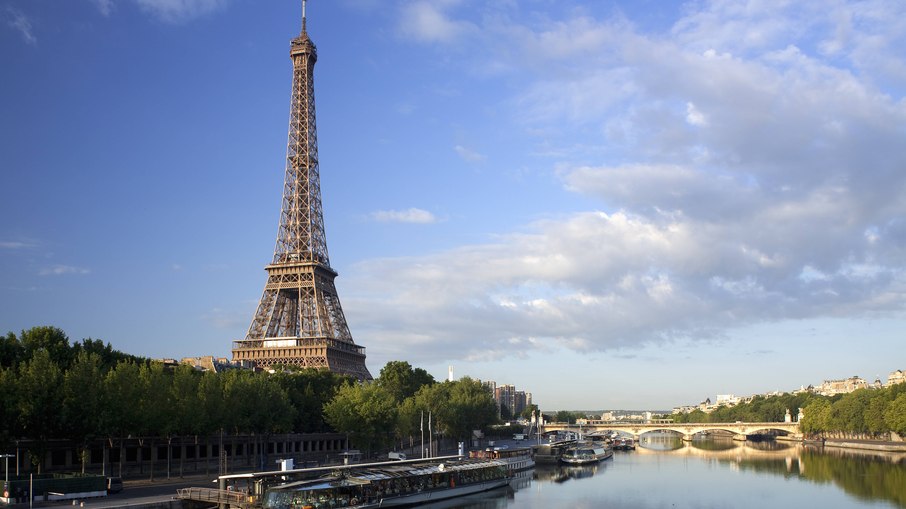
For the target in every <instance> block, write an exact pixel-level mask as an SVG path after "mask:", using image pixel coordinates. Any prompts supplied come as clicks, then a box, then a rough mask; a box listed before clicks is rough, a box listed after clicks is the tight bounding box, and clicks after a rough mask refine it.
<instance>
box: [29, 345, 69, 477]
mask: <svg viewBox="0 0 906 509" xmlns="http://www.w3.org/2000/svg"><path fill="white" fill-rule="evenodd" d="M62 380H63V374H62V372H61V371H60V368H59V366H57V364H56V363H55V362H54V361H53V360H52V359H51V355H50V352H49V351H48V350H47V349H45V348H39V349H38V350H36V351H35V352H34V353H33V355H32V357H31V360H30V361H28V362H27V363H25V364H21V365H20V366H19V398H18V411H19V419H20V422H21V423H22V427H23V428H24V429H25V431H26V432H27V433H28V434H29V436H30V437H32V438H34V439H35V440H36V441H37V447H36V448H35V451H34V452H36V453H37V454H36V455H35V456H33V457H32V461H33V463H35V466H36V467H37V469H38V473H41V468H42V466H43V458H44V452H45V450H46V444H47V440H49V439H50V438H52V437H53V436H54V435H55V433H56V432H57V431H58V430H59V429H60V412H59V409H60V406H61V404H62V402H63V397H62V391H61V390H60V386H61V382H62Z"/></svg>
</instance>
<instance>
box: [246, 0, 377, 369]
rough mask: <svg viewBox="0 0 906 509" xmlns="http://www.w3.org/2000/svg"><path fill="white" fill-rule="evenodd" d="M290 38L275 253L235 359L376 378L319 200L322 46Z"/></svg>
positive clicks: (302, 38) (302, 36)
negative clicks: (318, 66)
mask: <svg viewBox="0 0 906 509" xmlns="http://www.w3.org/2000/svg"><path fill="white" fill-rule="evenodd" d="M305 4H306V2H305V0H302V33H301V34H300V35H299V36H298V37H296V38H295V39H293V40H292V41H291V43H290V49H289V56H290V60H292V63H293V88H292V97H291V100H290V120H289V136H288V140H287V146H286V177H285V180H284V184H283V201H282V206H281V210H280V224H279V225H278V227H277V243H276V246H275V247H274V258H273V260H272V261H271V264H270V265H268V266H267V267H265V270H266V271H267V275H268V277H267V283H265V285H264V294H263V295H262V296H261V300H260V301H259V303H258V309H257V311H256V312H255V316H254V317H253V318H252V323H251V325H250V326H249V329H248V333H247V334H246V336H245V339H244V340H239V341H234V342H233V360H236V361H246V362H250V363H252V364H254V365H256V366H259V367H268V366H273V365H283V366H297V367H302V368H318V369H320V368H326V369H329V370H330V371H334V372H337V373H341V374H345V375H350V376H353V377H355V378H357V379H359V380H371V379H372V377H371V374H370V373H369V372H368V368H367V367H366V366H365V348H363V347H361V346H358V345H356V344H355V342H354V341H353V340H352V334H350V332H349V327H348V325H347V324H346V317H345V316H344V315H343V309H342V307H341V306H340V299H339V297H338V296H337V289H336V287H335V286H334V278H336V277H337V273H336V272H335V271H334V270H333V269H332V268H330V259H329V257H328V255H327V237H326V235H325V234H324V217H323V213H322V206H321V178H320V168H319V166H318V132H317V128H316V126H315V86H314V68H315V62H316V61H317V60H318V51H317V48H315V45H314V43H312V42H311V39H309V37H308V34H307V33H306V31H305Z"/></svg>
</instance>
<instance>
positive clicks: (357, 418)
mask: <svg viewBox="0 0 906 509" xmlns="http://www.w3.org/2000/svg"><path fill="white" fill-rule="evenodd" d="M324 417H325V419H326V420H327V422H328V424H330V425H331V426H332V427H333V429H335V430H336V431H337V432H340V433H348V434H349V438H350V440H351V441H352V442H353V443H354V444H356V445H357V446H359V447H361V448H363V449H365V450H366V451H368V452H369V453H370V452H371V451H372V450H374V449H377V448H382V447H385V446H388V445H390V444H391V443H392V440H393V433H394V430H395V427H396V423H397V418H398V406H397V404H396V401H395V400H394V398H393V395H392V394H391V393H390V391H388V390H387V389H385V388H384V387H382V386H380V385H378V384H375V383H371V384H361V383H355V382H354V383H347V384H345V385H343V386H342V387H340V390H339V392H337V395H336V396H334V398H333V399H332V400H331V401H330V402H328V403H327V404H326V405H324Z"/></svg>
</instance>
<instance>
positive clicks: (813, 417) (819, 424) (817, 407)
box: [799, 398, 831, 434]
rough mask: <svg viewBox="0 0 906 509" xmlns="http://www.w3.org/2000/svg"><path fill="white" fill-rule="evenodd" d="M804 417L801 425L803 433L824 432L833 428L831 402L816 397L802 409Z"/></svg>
mask: <svg viewBox="0 0 906 509" xmlns="http://www.w3.org/2000/svg"><path fill="white" fill-rule="evenodd" d="M802 412H803V414H804V415H803V417H802V420H801V421H799V427H800V429H801V430H802V432H803V433H806V434H813V433H822V432H825V431H829V430H830V429H831V427H830V426H831V402H830V400H828V399H826V398H816V399H815V400H813V401H812V402H810V403H809V404H808V405H806V406H805V408H803V409H802Z"/></svg>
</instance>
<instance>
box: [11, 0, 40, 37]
mask: <svg viewBox="0 0 906 509" xmlns="http://www.w3.org/2000/svg"><path fill="white" fill-rule="evenodd" d="M6 18H7V20H6V25H7V26H8V27H10V28H12V29H13V30H15V31H17V32H19V35H21V36H22V40H24V41H25V42H26V43H27V44H31V45H35V44H37V43H38V39H37V37H35V34H34V29H33V28H32V24H31V20H30V19H29V18H28V16H26V15H25V13H24V12H22V11H20V10H19V9H16V8H15V7H12V6H10V5H7V6H6Z"/></svg>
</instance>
